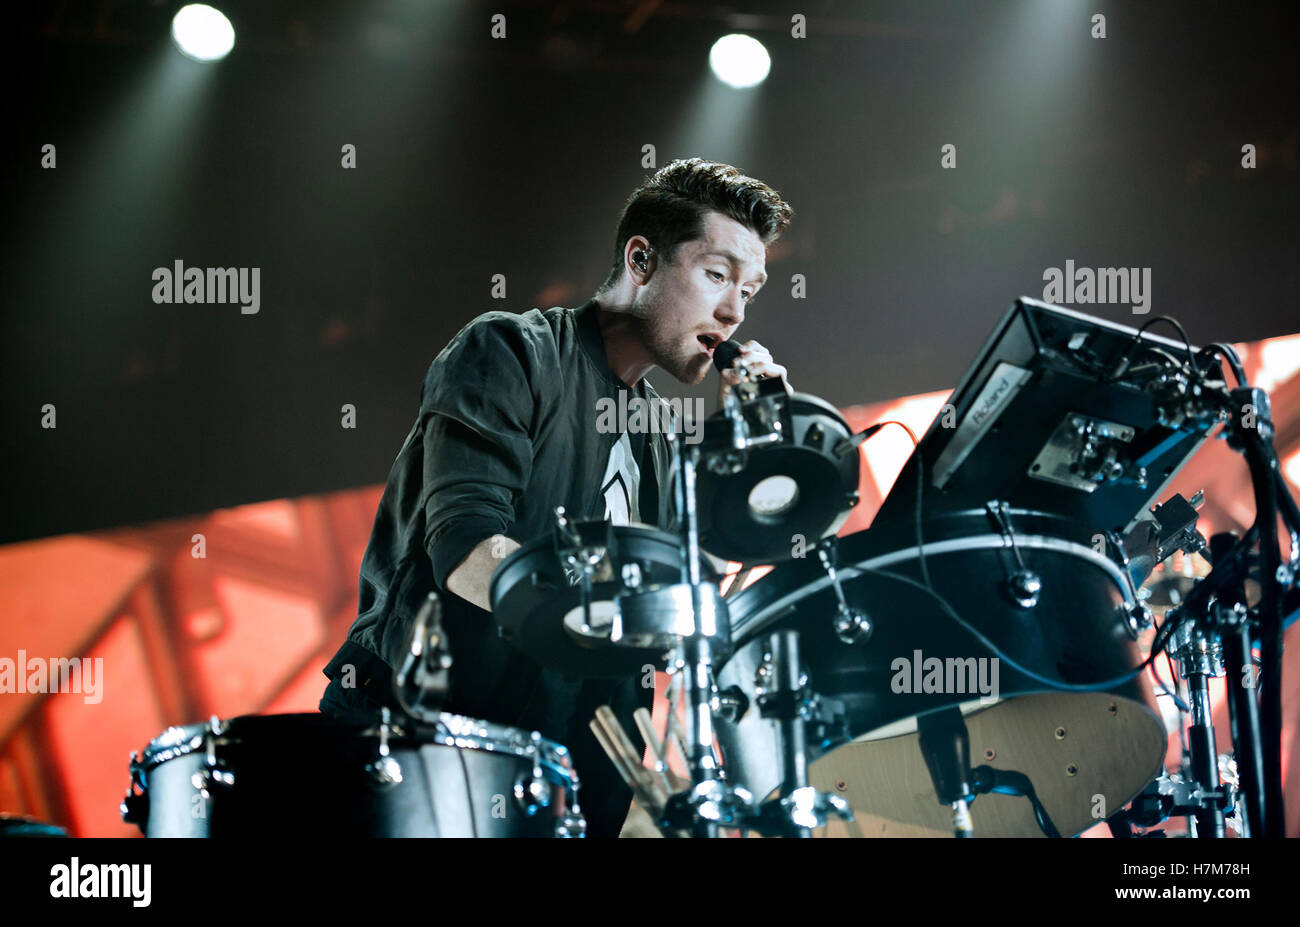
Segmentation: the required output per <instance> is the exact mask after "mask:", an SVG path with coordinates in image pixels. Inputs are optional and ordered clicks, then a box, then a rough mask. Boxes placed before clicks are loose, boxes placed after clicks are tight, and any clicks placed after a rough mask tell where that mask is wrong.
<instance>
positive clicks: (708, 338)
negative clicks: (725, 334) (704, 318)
mask: <svg viewBox="0 0 1300 927" xmlns="http://www.w3.org/2000/svg"><path fill="white" fill-rule="evenodd" d="M696 340H698V341H699V342H700V344H702V345H704V350H705V352H706V353H708V354H712V353H713V349H714V348H716V347H717V346H718V345H720V344H722V336H721V335H719V334H717V333H716V332H707V333H705V334H703V335H699V336H697V339H696Z"/></svg>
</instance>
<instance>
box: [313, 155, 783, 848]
mask: <svg viewBox="0 0 1300 927" xmlns="http://www.w3.org/2000/svg"><path fill="white" fill-rule="evenodd" d="M792 215H793V211H792V210H791V208H790V207H789V205H787V204H786V203H785V202H784V201H783V200H782V199H781V198H780V196H779V195H778V194H777V193H776V191H774V190H772V189H771V188H770V187H768V186H767V185H766V184H763V183H761V182H759V181H757V180H754V179H753V178H749V177H745V176H744V175H742V174H741V173H740V172H739V171H738V170H736V169H735V168H734V167H730V166H728V165H724V164H716V163H712V162H707V161H702V160H700V159H698V158H692V159H690V160H686V161H675V162H673V163H672V164H669V165H667V166H666V167H664V168H663V169H661V170H660V171H658V172H657V173H656V174H655V175H654V176H653V177H651V178H650V179H649V180H648V181H647V182H646V183H645V184H643V185H642V186H641V187H639V188H638V189H637V190H636V191H635V192H634V193H633V194H632V196H631V197H630V198H629V200H628V202H627V204H626V206H625V208H624V210H623V215H622V218H621V219H620V221H619V225H618V231H617V234H616V238H615V252H614V262H613V266H612V267H611V269H610V273H609V276H608V277H607V279H606V280H605V282H604V284H602V286H601V287H600V289H599V290H597V291H596V294H595V296H594V297H593V298H592V299H590V300H588V302H586V303H585V304H583V305H582V306H581V307H579V308H577V309H564V308H555V309H551V310H548V311H547V312H545V313H543V312H540V311H539V310H536V309H534V310H532V311H530V312H526V313H523V314H522V315H515V314H512V313H505V312H489V313H486V314H485V315H481V316H479V317H478V318H477V319H475V320H474V321H472V322H471V323H470V324H469V325H467V326H466V327H465V328H464V329H463V330H462V331H461V332H460V333H459V334H458V335H457V336H456V337H455V338H454V339H452V341H451V343H450V344H449V345H448V346H447V347H446V348H445V349H444V350H443V351H442V353H441V354H439V355H438V357H437V358H436V359H435V360H434V361H433V364H432V365H431V366H430V368H429V371H428V374H427V376H426V377H425V381H424V388H423V390H422V392H421V398H420V414H419V417H418V419H417V421H416V423H415V425H414V427H412V429H411V432H410V434H408V435H407V438H406V443H405V444H404V445H403V447H402V450H401V452H400V453H399V454H398V457H397V460H396V462H395V463H394V464H393V468H392V471H391V472H390V474H389V477H388V484H387V487H386V488H385V490H384V495H383V499H382V500H381V502H380V504H379V511H378V513H377V515H376V516H375V525H374V529H373V532H372V534H371V538H370V544H369V546H368V547H367V548H366V553H365V556H364V558H363V560H362V565H361V591H360V603H359V614H358V616H357V619H356V621H355V622H354V623H353V625H352V627H351V629H350V630H349V631H348V638H347V640H346V641H345V642H344V644H343V646H342V647H341V648H340V649H339V651H338V653H337V654H336V655H335V656H334V658H333V659H332V660H331V661H330V663H329V665H328V666H327V667H326V668H325V671H324V672H325V675H326V676H328V677H329V678H330V680H331V682H330V684H329V686H328V687H327V688H326V690H325V694H324V697H323V698H322V700H321V704H320V710H321V711H322V712H326V713H329V714H334V715H336V716H340V717H359V716H361V715H367V714H372V713H373V712H374V710H375V709H376V708H377V707H378V706H379V705H390V706H391V705H392V704H393V699H392V695H391V688H392V682H391V679H392V673H393V667H394V666H397V665H399V664H400V660H401V658H402V653H403V650H404V647H405V645H406V642H407V639H408V637H409V635H410V632H411V625H412V622H413V619H414V616H415V613H416V612H417V610H418V609H419V607H420V604H421V603H422V601H423V600H424V598H425V596H426V595H427V594H428V592H429V591H430V590H435V591H437V592H438V594H439V597H440V599H441V601H442V604H443V623H444V627H445V630H446V633H447V638H448V641H449V644H450V646H451V650H452V654H453V659H454V661H455V662H454V666H453V668H452V671H451V692H450V695H449V698H448V699H447V701H446V702H445V704H444V705H443V710H445V711H449V712H454V713H457V714H464V715H468V716H471V717H475V718H479V719H482V720H487V721H494V722H497V723H499V724H506V725H512V726H514V727H520V728H527V729H530V730H538V731H540V732H541V733H542V735H543V736H544V737H547V738H549V739H551V740H555V741H558V742H560V743H562V744H564V745H565V746H567V747H568V748H569V749H570V751H571V754H572V757H573V762H574V767H575V769H576V770H577V772H578V775H579V777H580V778H581V781H582V790H581V793H580V799H581V805H582V809H583V812H584V814H585V816H586V818H587V826H588V830H587V832H588V834H589V835H590V836H617V835H618V833H619V829H620V827H621V825H622V823H623V820H624V818H625V817H626V814H627V811H628V806H629V804H630V800H631V792H630V790H629V789H627V788H626V786H625V785H624V784H623V783H622V781H621V780H620V779H619V778H618V776H617V773H616V772H615V770H614V768H613V766H612V764H610V762H609V761H608V760H607V759H606V758H605V756H604V754H603V752H602V751H601V750H600V748H599V746H598V744H597V743H596V741H595V738H594V737H593V736H592V734H591V732H590V730H589V729H588V727H587V725H588V722H589V721H590V720H591V718H592V716H593V714H594V712H595V709H596V707H597V706H599V705H601V704H609V705H610V706H611V707H612V708H613V709H614V710H615V712H616V713H617V714H618V715H619V717H620V720H622V722H623V724H624V727H625V728H626V729H627V730H628V731H629V733H630V734H631V736H632V738H633V742H634V743H636V744H640V740H639V738H638V737H637V736H636V728H635V726H634V725H633V722H632V717H631V715H632V712H633V711H634V710H635V709H636V708H637V707H638V706H646V707H648V706H649V705H650V704H651V701H652V699H653V690H652V689H650V688H648V687H646V686H644V685H642V684H641V683H642V681H643V680H642V679H640V678H634V679H626V680H612V681H611V680H583V679H574V678H565V677H564V675H563V674H561V673H558V672H556V671H553V670H550V669H546V668H543V667H542V666H540V665H539V664H537V663H536V662H535V661H534V660H532V659H531V658H530V657H529V655H528V654H526V653H522V652H520V651H519V650H517V649H515V648H513V647H511V646H510V645H508V644H507V643H506V642H505V641H503V640H502V639H501V638H500V637H498V635H497V633H496V630H495V626H494V624H493V621H492V617H491V615H490V614H488V612H489V611H490V609H491V603H490V601H489V594H488V584H489V581H490V580H491V577H492V573H493V571H494V570H495V569H496V567H497V565H498V564H499V563H500V562H501V560H502V559H503V558H504V557H506V556H508V555H509V554H510V553H511V552H513V551H514V550H516V549H517V548H518V547H519V546H520V545H521V544H524V543H528V542H530V541H532V540H533V539H535V538H537V537H540V536H541V535H542V534H543V533H545V532H546V531H548V530H550V528H551V527H552V525H553V523H554V522H553V520H554V514H553V513H554V510H555V507H556V506H559V505H563V506H564V508H565V510H566V512H567V513H568V515H569V516H570V517H572V518H574V519H579V520H582V519H593V518H595V519H600V518H609V519H610V520H611V521H613V522H614V523H615V524H626V523H629V522H636V521H640V522H645V523H648V524H652V525H657V526H659V527H664V528H669V527H671V526H672V525H673V524H674V520H675V513H674V512H673V506H672V500H673V487H672V483H671V475H670V463H671V458H670V445H669V444H668V442H667V440H666V438H665V437H664V435H663V434H662V433H660V431H658V430H654V429H651V433H650V434H628V433H622V434H617V433H615V434H611V433H607V432H608V429H600V428H598V427H597V418H598V409H599V408H601V407H602V406H603V407H608V403H609V402H610V401H613V402H614V403H616V404H617V402H618V399H619V395H618V394H619V392H620V391H629V392H631V393H632V394H633V395H632V396H628V397H627V399H628V401H629V402H630V401H631V400H632V399H633V398H634V397H635V398H638V399H641V400H642V401H643V402H658V401H659V400H658V395H657V393H655V391H654V390H653V389H652V388H651V386H650V384H649V383H648V382H646V380H645V376H646V374H647V373H649V372H650V371H651V370H653V369H654V368H656V367H659V368H662V369H663V370H664V371H666V372H667V373H668V374H670V375H671V376H673V377H675V378H676V379H677V380H679V381H681V382H682V383H688V384H698V383H700V382H701V381H702V380H703V379H704V377H705V375H706V374H707V373H708V370H709V367H710V366H711V362H712V356H713V349H714V348H715V347H716V346H717V345H719V344H721V343H722V342H723V341H726V340H728V339H730V338H731V337H732V335H733V334H734V333H735V331H736V329H737V328H738V327H739V326H740V324H741V322H743V321H744V318H745V311H746V307H747V306H748V305H749V304H750V302H751V301H752V300H753V298H754V296H755V294H756V293H758V291H759V290H760V289H761V288H762V286H763V284H764V282H765V281H766V279H767V277H766V272H765V269H764V265H765V256H766V246H767V245H769V244H770V243H771V242H772V241H774V240H775V239H776V237H777V236H778V235H779V234H780V232H781V231H782V230H783V229H784V228H785V226H786V225H787V224H788V223H789V221H790V218H791V216H792ZM742 359H743V360H744V362H745V364H746V366H747V367H748V368H749V370H750V371H751V373H753V374H755V375H760V376H779V377H784V376H785V373H786V371H785V368H784V367H781V366H780V365H778V364H776V363H775V362H774V361H773V359H772V356H771V354H770V353H769V352H768V351H767V350H766V349H765V348H763V346H762V345H759V344H758V343H756V342H752V341H751V342H749V343H747V344H746V345H745V346H744V351H743V353H742ZM734 382H735V375H734V373H732V372H730V371H728V372H727V373H726V374H724V376H723V378H722V389H723V390H724V391H725V390H729V389H730V388H731V386H732V385H733V384H734ZM615 407H618V406H617V405H616V406H615ZM651 474H652V475H651Z"/></svg>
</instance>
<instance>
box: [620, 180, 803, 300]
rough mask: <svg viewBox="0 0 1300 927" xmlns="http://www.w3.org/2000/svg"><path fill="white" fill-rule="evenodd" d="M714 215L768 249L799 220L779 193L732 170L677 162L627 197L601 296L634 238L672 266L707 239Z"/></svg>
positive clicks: (621, 271)
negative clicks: (689, 245) (682, 249)
mask: <svg viewBox="0 0 1300 927" xmlns="http://www.w3.org/2000/svg"><path fill="white" fill-rule="evenodd" d="M710 211H716V212H720V213H722V214H723V215H725V216H728V217H730V218H732V219H735V220H736V221H737V222H739V223H740V224H741V225H744V226H746V227H748V228H749V229H751V230H753V232H754V233H755V234H756V235H758V237H759V238H760V239H761V240H762V242H763V244H764V245H770V244H771V243H772V242H773V241H775V240H776V238H777V236H779V235H780V234H781V231H782V230H783V229H784V228H785V227H786V226H787V225H789V224H790V219H791V218H792V217H793V216H794V210H793V209H791V208H790V204H789V203H787V202H785V200H783V199H781V195H780V194H779V193H777V191H775V190H773V189H772V188H771V187H769V186H768V185H767V184H765V183H763V182H762V181H761V180H755V179H754V178H753V177H746V176H745V175H744V174H742V173H741V172H740V171H739V170H737V169H736V168H734V167H732V166H731V165H730V164H718V163H717V162H714V161H705V160H703V159H702V158H688V159H679V160H677V161H673V162H672V163H671V164H667V165H665V166H664V167H662V168H660V169H659V170H658V171H657V172H656V173H655V174H654V175H653V176H652V177H650V178H648V179H647V180H646V182H645V183H643V184H642V185H641V186H639V187H637V188H636V190H634V191H633V192H632V195H631V196H630V197H628V201H627V205H625V206H624V207H623V216H622V218H620V219H619V221H618V232H617V233H616V234H615V236H614V262H613V264H612V266H611V267H610V270H609V276H607V277H606V278H605V282H604V283H602V284H601V285H600V289H599V290H597V292H598V293H599V292H605V291H607V290H609V289H610V288H611V287H613V286H614V285H615V284H616V283H618V281H619V279H620V278H621V277H622V276H623V249H624V248H626V247H627V240H628V239H629V238H631V237H632V236H633V235H642V236H644V237H645V238H646V239H647V240H649V242H650V244H651V245H652V246H653V247H654V249H655V253H656V254H658V255H659V257H661V258H662V259H663V260H664V261H667V262H669V263H671V262H672V261H673V260H674V258H675V257H676V255H677V248H678V246H679V245H681V244H682V243H683V242H688V241H695V240H697V239H700V238H703V237H704V216H705V214H706V213H708V212H710Z"/></svg>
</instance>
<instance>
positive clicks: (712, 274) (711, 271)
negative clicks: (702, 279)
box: [706, 270, 722, 281]
mask: <svg viewBox="0 0 1300 927" xmlns="http://www.w3.org/2000/svg"><path fill="white" fill-rule="evenodd" d="M706 273H708V275H709V276H710V277H717V278H718V280H719V281H721V280H722V274H720V273H718V272H717V271H716V270H710V271H706Z"/></svg>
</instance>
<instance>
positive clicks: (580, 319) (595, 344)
mask: <svg viewBox="0 0 1300 927" xmlns="http://www.w3.org/2000/svg"><path fill="white" fill-rule="evenodd" d="M597 308H598V307H597V303H596V297H594V296H593V297H592V298H591V299H589V300H587V301H586V302H585V303H583V304H582V305H581V306H579V307H578V308H577V309H575V310H573V314H574V319H575V320H576V322H577V330H578V343H579V344H581V345H582V349H583V350H584V351H585V352H586V353H587V356H588V357H590V358H591V362H592V363H593V364H595V365H596V369H597V370H599V371H600V372H601V374H602V375H603V376H604V378H605V379H606V380H608V381H609V383H610V385H611V386H613V387H615V388H616V389H630V390H631V391H632V392H634V393H642V394H647V395H653V394H654V392H653V390H651V388H650V383H649V381H648V380H647V379H646V378H645V377H642V378H641V379H640V381H639V382H638V383H637V385H636V386H635V387H629V386H628V385H627V384H626V383H624V382H623V381H622V380H620V379H619V377H618V374H616V373H615V372H614V370H613V368H612V367H610V366H609V355H607V354H606V353H605V339H604V338H602V337H601V335H600V320H599V319H598V318H597V316H596V310H597Z"/></svg>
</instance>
